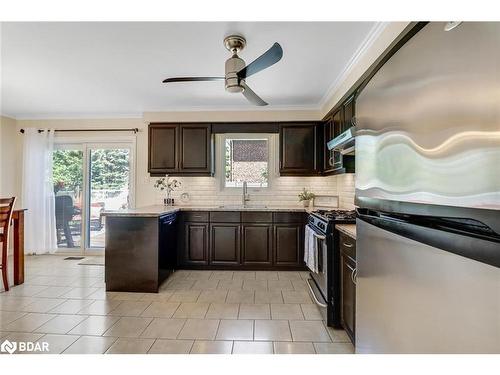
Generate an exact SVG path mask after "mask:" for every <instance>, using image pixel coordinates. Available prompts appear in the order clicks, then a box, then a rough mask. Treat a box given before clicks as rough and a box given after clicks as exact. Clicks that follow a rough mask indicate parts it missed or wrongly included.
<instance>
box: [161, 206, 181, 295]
mask: <svg viewBox="0 0 500 375" xmlns="http://www.w3.org/2000/svg"><path fill="white" fill-rule="evenodd" d="M158 225H159V230H158V232H159V239H158V240H159V243H158V285H160V284H161V282H162V281H164V280H165V279H166V278H167V277H168V276H169V275H170V274H171V273H172V272H173V270H174V268H175V266H176V259H177V254H176V251H177V213H176V212H174V213H169V214H165V215H162V216H160V218H159V222H158Z"/></svg>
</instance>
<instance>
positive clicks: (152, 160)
mask: <svg viewBox="0 0 500 375" xmlns="http://www.w3.org/2000/svg"><path fill="white" fill-rule="evenodd" d="M178 135H179V125H177V124H151V125H149V159H148V171H149V173H151V174H165V173H172V172H176V171H177V170H178V166H179V159H178V156H179V152H178V147H179V142H178Z"/></svg>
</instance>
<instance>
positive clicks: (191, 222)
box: [177, 211, 305, 270]
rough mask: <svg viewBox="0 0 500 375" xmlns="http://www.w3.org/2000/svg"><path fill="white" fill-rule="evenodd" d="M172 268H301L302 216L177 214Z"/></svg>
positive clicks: (227, 213) (277, 214) (302, 248)
mask: <svg viewBox="0 0 500 375" xmlns="http://www.w3.org/2000/svg"><path fill="white" fill-rule="evenodd" d="M181 223H182V224H181V226H180V227H181V230H182V231H183V232H182V233H181V241H180V244H179V247H178V258H177V259H178V266H179V267H180V268H189V269H235V270H236V269H248V270H259V269H262V270H269V269H274V268H275V269H282V270H285V269H286V270H303V269H305V265H304V261H303V259H304V243H303V242H304V214H303V213H302V212H275V213H271V212H255V211H252V212H241V213H240V212H237V211H235V212H225V211H213V212H198V211H194V212H189V211H187V212H183V213H182V219H181Z"/></svg>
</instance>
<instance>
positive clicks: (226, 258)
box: [210, 223, 240, 266]
mask: <svg viewBox="0 0 500 375" xmlns="http://www.w3.org/2000/svg"><path fill="white" fill-rule="evenodd" d="M210 239H211V246H210V264H211V265H221V266H222V265H239V264H240V224H230V223H217V224H210Z"/></svg>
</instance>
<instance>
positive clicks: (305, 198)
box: [299, 188, 316, 202]
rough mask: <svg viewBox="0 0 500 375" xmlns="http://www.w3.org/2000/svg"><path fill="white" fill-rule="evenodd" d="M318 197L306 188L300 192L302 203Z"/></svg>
mask: <svg viewBox="0 0 500 375" xmlns="http://www.w3.org/2000/svg"><path fill="white" fill-rule="evenodd" d="M315 196H316V195H315V194H314V193H313V192H311V191H307V189H306V188H304V190H302V192H300V194H299V201H300V202H302V201H309V200H311V199H313V198H314V197H315Z"/></svg>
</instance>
